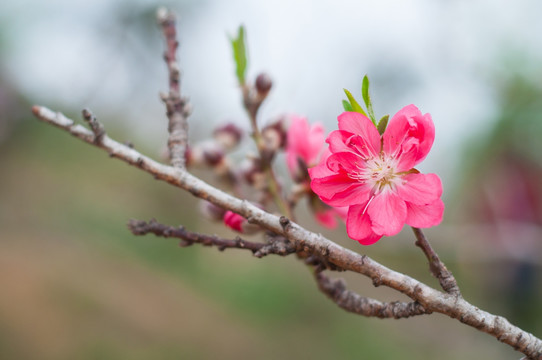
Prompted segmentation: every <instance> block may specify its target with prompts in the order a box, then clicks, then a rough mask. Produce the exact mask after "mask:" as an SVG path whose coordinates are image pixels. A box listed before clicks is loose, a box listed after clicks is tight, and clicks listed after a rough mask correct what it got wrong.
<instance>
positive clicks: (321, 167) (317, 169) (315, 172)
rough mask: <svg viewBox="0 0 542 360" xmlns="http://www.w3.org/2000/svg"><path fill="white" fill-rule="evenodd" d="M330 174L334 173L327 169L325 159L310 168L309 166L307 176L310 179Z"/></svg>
mask: <svg viewBox="0 0 542 360" xmlns="http://www.w3.org/2000/svg"><path fill="white" fill-rule="evenodd" d="M331 175H335V173H334V172H333V171H331V170H329V168H328V167H327V164H326V162H325V161H324V162H320V164H318V165H316V166H314V167H312V168H309V176H310V178H311V179H318V178H323V177H326V176H331Z"/></svg>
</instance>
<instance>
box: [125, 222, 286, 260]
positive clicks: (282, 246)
mask: <svg viewBox="0 0 542 360" xmlns="http://www.w3.org/2000/svg"><path fill="white" fill-rule="evenodd" d="M128 228H129V229H130V231H131V232H132V233H133V234H134V235H146V234H149V233H151V234H154V235H156V236H161V237H173V238H178V239H181V243H180V245H181V246H182V247H187V246H191V245H193V244H201V245H203V246H215V247H217V248H218V250H220V251H224V250H225V249H246V250H250V251H252V254H254V256H256V257H258V258H261V257H264V256H266V255H271V254H273V255H280V256H286V255H289V254H292V253H294V252H296V249H295V247H294V246H293V244H292V243H291V242H289V241H288V240H287V239H286V238H284V237H273V238H270V241H269V242H268V243H266V244H264V243H258V242H252V241H247V240H243V239H241V238H240V237H239V236H237V237H236V238H235V239H234V240H230V239H224V238H220V237H218V236H209V235H204V234H199V233H196V232H192V231H188V230H186V229H185V228H184V227H183V226H180V227H173V226H168V225H164V224H160V223H158V222H157V221H156V220H154V219H153V220H151V221H149V222H146V221H141V220H130V221H129V222H128Z"/></svg>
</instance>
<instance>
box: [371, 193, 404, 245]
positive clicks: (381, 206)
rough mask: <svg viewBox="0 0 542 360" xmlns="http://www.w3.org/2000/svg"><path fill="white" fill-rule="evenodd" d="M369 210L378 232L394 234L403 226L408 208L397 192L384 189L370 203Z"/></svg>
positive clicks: (373, 224) (374, 228)
mask: <svg viewBox="0 0 542 360" xmlns="http://www.w3.org/2000/svg"><path fill="white" fill-rule="evenodd" d="M367 212H368V214H369V217H370V218H371V222H372V229H373V231H374V232H375V233H376V234H381V235H386V236H392V235H395V234H397V233H398V232H399V231H401V229H402V228H403V224H404V223H405V219H406V215H407V208H406V204H405V202H404V201H403V200H402V199H401V198H400V197H399V196H398V195H397V194H395V193H394V192H393V191H391V190H384V191H383V192H381V193H380V194H378V195H376V196H375V197H374V199H373V201H371V202H370V203H369V207H368V208H367Z"/></svg>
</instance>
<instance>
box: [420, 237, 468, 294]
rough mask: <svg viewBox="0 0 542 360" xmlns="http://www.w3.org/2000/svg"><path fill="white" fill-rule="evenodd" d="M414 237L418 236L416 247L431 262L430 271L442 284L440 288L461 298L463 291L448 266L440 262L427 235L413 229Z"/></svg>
mask: <svg viewBox="0 0 542 360" xmlns="http://www.w3.org/2000/svg"><path fill="white" fill-rule="evenodd" d="M412 231H414V235H415V236H416V239H417V240H416V243H415V244H416V246H418V247H419V248H420V249H422V251H423V253H424V254H425V256H426V257H427V260H429V270H430V271H431V273H432V274H433V276H434V277H436V278H437V279H438V281H439V283H440V286H441V287H442V289H443V290H444V291H446V292H447V293H449V294H452V295H455V296H461V291H460V290H459V286H458V285H457V281H456V280H455V277H454V275H453V274H452V272H451V271H450V270H448V268H447V267H446V265H444V263H443V262H442V261H441V260H440V258H439V256H438V255H437V253H436V252H435V250H433V248H432V247H431V244H429V241H427V238H426V237H425V234H424V233H423V231H422V230H421V229H418V228H415V227H413V228H412Z"/></svg>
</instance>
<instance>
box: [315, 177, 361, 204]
mask: <svg viewBox="0 0 542 360" xmlns="http://www.w3.org/2000/svg"><path fill="white" fill-rule="evenodd" d="M356 184H359V182H358V181H357V180H353V179H350V178H349V177H348V175H347V174H346V173H344V172H342V173H339V174H335V175H331V176H326V177H323V178H313V179H312V181H311V189H312V191H314V192H315V193H316V195H318V196H319V197H320V198H321V199H322V200H323V199H331V198H332V197H333V196H334V195H335V194H337V193H340V192H343V191H345V190H348V189H349V188H350V187H352V186H353V185H356ZM324 202H325V201H324Z"/></svg>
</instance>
